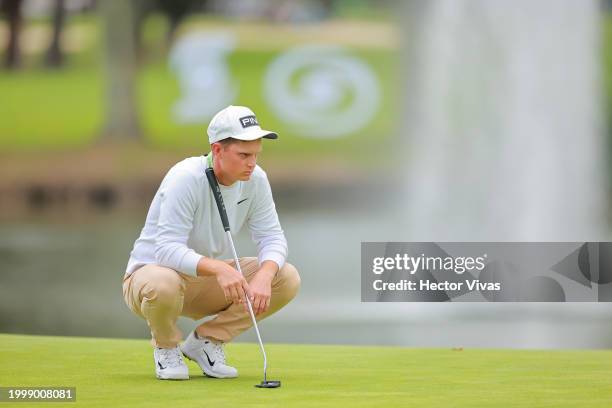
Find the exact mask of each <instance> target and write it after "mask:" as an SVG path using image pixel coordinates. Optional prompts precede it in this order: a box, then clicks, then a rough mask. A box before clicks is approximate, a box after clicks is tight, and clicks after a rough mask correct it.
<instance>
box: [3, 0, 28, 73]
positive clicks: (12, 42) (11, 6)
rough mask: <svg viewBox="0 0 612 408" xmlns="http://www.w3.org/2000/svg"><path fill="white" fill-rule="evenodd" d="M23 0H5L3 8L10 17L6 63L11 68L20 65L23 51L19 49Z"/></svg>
mask: <svg viewBox="0 0 612 408" xmlns="http://www.w3.org/2000/svg"><path fill="white" fill-rule="evenodd" d="M22 3H23V1H22V0H4V2H2V9H3V11H4V13H5V14H6V15H7V18H8V26H9V39H8V42H7V44H6V51H5V54H4V65H5V66H6V67H7V68H9V69H15V68H18V67H19V64H20V62H21V53H20V49H19V33H20V31H21V25H22V23H23V21H22V16H21V5H22Z"/></svg>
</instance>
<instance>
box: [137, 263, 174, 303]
mask: <svg viewBox="0 0 612 408" xmlns="http://www.w3.org/2000/svg"><path fill="white" fill-rule="evenodd" d="M143 272H144V271H143ZM146 273H147V283H146V285H145V287H144V290H143V296H144V297H146V298H147V299H148V300H149V301H154V302H159V303H169V304H173V303H174V302H176V300H177V299H178V298H179V297H181V296H183V293H184V284H183V281H182V279H181V277H180V276H179V274H178V273H177V272H176V271H174V270H172V269H169V268H163V267H159V266H156V267H153V268H150V269H149V270H148V271H146Z"/></svg>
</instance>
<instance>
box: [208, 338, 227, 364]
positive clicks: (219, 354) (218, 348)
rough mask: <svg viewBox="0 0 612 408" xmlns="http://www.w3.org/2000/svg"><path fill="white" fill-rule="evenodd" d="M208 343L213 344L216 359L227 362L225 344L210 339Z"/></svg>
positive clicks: (222, 362)
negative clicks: (224, 350)
mask: <svg viewBox="0 0 612 408" xmlns="http://www.w3.org/2000/svg"><path fill="white" fill-rule="evenodd" d="M206 343H208V344H210V345H211V346H212V352H213V354H214V356H215V361H218V362H220V363H221V364H225V353H224V352H223V346H222V345H221V343H214V342H212V341H210V340H206Z"/></svg>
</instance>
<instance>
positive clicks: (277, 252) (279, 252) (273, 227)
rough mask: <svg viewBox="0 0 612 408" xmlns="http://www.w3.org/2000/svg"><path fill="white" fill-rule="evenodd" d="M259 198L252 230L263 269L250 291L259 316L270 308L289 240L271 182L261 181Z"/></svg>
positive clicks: (265, 179) (252, 218)
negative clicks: (280, 218)
mask: <svg viewBox="0 0 612 408" xmlns="http://www.w3.org/2000/svg"><path fill="white" fill-rule="evenodd" d="M256 194H257V196H256V201H255V202H254V206H253V210H252V212H251V214H250V216H249V219H248V226H249V229H250V231H251V237H252V238H253V241H254V242H255V244H256V245H257V249H258V252H259V255H258V258H259V264H260V268H259V270H258V271H257V272H256V273H255V276H254V277H253V279H252V280H251V283H250V284H249V287H250V289H251V291H252V293H253V299H254V300H253V309H254V311H255V313H256V314H260V313H263V312H265V311H266V310H268V307H269V306H270V297H271V293H272V279H274V276H276V273H277V272H278V270H279V269H280V268H282V267H283V265H284V264H285V259H286V258H287V240H286V239H285V234H284V233H283V230H282V228H281V225H280V222H279V220H278V214H277V213H276V206H275V205H274V200H273V198H272V190H271V188H270V184H269V183H268V179H267V178H264V179H263V180H261V183H260V184H259V185H258V191H257V193H256Z"/></svg>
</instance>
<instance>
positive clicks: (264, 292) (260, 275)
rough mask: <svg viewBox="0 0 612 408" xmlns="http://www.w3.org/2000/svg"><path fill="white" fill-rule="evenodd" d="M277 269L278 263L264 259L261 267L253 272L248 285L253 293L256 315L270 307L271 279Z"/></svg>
mask: <svg viewBox="0 0 612 408" xmlns="http://www.w3.org/2000/svg"><path fill="white" fill-rule="evenodd" d="M277 271H278V265H276V263H275V262H272V261H264V262H263V264H262V265H261V268H259V270H258V271H257V272H256V273H255V276H253V279H251V283H250V284H249V287H250V288H251V292H252V293H253V300H252V301H251V303H252V305H253V312H254V313H255V314H256V315H258V314H261V313H264V312H265V311H267V310H268V308H269V307H270V297H271V296H272V279H274V276H275V275H276V272H277Z"/></svg>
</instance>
